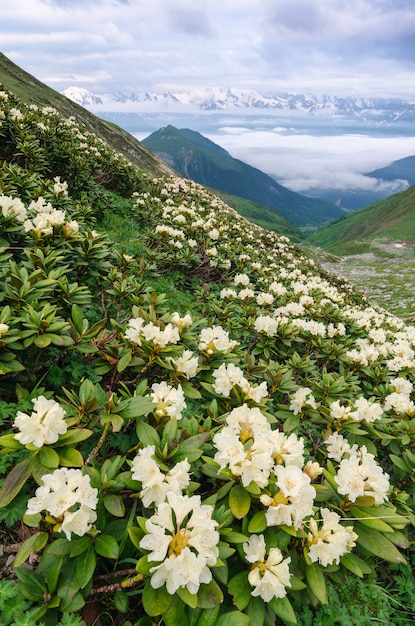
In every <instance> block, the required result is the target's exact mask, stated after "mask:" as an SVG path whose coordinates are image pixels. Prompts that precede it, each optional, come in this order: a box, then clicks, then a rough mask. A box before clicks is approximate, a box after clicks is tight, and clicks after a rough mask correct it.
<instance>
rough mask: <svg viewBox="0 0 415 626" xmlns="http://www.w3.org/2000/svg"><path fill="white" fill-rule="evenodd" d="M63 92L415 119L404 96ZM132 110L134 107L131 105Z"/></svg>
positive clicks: (175, 104)
mask: <svg viewBox="0 0 415 626" xmlns="http://www.w3.org/2000/svg"><path fill="white" fill-rule="evenodd" d="M63 94H64V95H65V96H66V97H67V98H69V99H70V100H73V101H74V102H77V103H78V104H80V105H82V106H84V107H87V108H88V107H96V106H102V105H104V106H105V107H109V108H111V107H112V106H113V105H119V104H124V105H127V104H129V105H131V104H136V105H137V110H139V109H143V107H147V105H148V107H147V108H145V109H144V110H153V111H156V110H160V109H163V110H165V109H178V108H179V109H180V108H183V109H185V108H189V107H191V108H193V109H194V110H195V109H196V110H199V111H227V110H231V109H234V110H235V109H236V110H240V111H247V110H252V111H255V112H257V113H259V112H277V111H288V112H296V111H297V112H299V113H308V114H311V115H313V116H317V117H319V116H325V117H334V116H340V117H344V118H350V117H352V118H354V119H358V120H360V121H362V122H364V123H367V124H370V125H372V126H381V125H384V124H393V123H394V122H396V121H397V120H401V119H402V118H405V119H406V120H408V121H409V120H410V121H415V104H412V103H409V102H406V101H405V100H402V99H400V98H354V97H347V98H340V97H336V96H329V95H324V96H317V95H304V94H292V93H282V94H267V95H262V94H259V93H257V92H256V91H252V90H240V89H234V88H228V89H219V88H218V89H196V90H193V91H167V92H164V93H153V92H149V91H146V92H143V93H139V92H134V93H121V92H117V93H105V94H94V93H92V92H90V91H88V90H87V89H83V88H81V87H76V86H74V87H69V88H68V89H65V91H64V92H63ZM129 110H133V109H131V107H129Z"/></svg>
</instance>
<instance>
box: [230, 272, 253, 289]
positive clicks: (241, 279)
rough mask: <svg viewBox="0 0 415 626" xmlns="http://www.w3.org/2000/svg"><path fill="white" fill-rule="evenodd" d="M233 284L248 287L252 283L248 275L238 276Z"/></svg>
mask: <svg viewBox="0 0 415 626" xmlns="http://www.w3.org/2000/svg"><path fill="white" fill-rule="evenodd" d="M233 282H234V284H235V285H243V286H244V287H246V286H247V285H249V283H250V279H249V276H248V274H236V275H235V276H234V279H233Z"/></svg>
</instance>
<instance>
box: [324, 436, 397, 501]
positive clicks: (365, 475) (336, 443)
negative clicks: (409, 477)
mask: <svg viewBox="0 0 415 626" xmlns="http://www.w3.org/2000/svg"><path fill="white" fill-rule="evenodd" d="M325 444H326V446H327V453H328V457H329V458H331V459H333V460H335V461H337V462H338V463H339V466H338V469H337V474H336V475H335V476H334V480H335V482H336V483H337V491H338V493H340V494H342V495H344V496H347V498H348V499H349V500H350V501H351V502H355V501H356V499H357V498H358V497H359V496H372V497H373V499H374V502H375V503H376V504H382V502H384V501H385V500H386V499H387V493H388V491H389V486H390V484H389V475H388V474H387V473H386V472H384V471H383V470H382V468H381V467H380V466H379V465H378V464H377V463H376V461H375V457H374V455H373V454H371V453H370V452H368V451H367V449H366V446H362V447H361V448H358V446H357V445H356V444H353V446H350V444H349V443H348V441H347V440H346V439H345V438H344V437H343V435H340V434H339V433H334V434H333V435H330V437H328V438H327V439H326V441H325Z"/></svg>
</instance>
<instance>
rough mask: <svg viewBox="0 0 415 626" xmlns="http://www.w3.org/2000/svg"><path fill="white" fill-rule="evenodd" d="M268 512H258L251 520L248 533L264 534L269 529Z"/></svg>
mask: <svg viewBox="0 0 415 626" xmlns="http://www.w3.org/2000/svg"><path fill="white" fill-rule="evenodd" d="M265 515H266V511H257V512H256V513H255V514H254V515H253V517H252V519H250V520H249V524H248V531H249V532H250V533H262V532H264V530H265V529H266V528H267V526H268V525H267V520H266V517H265Z"/></svg>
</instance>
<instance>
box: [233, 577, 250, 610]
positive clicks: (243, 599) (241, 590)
mask: <svg viewBox="0 0 415 626" xmlns="http://www.w3.org/2000/svg"><path fill="white" fill-rule="evenodd" d="M228 591H229V593H230V594H231V595H232V596H233V603H234V605H235V606H236V607H238V609H239V610H240V611H243V610H244V609H245V608H246V607H247V606H248V604H249V602H250V601H251V598H252V587H251V585H250V584H249V581H248V572H247V571H245V572H240V573H239V574H236V576H234V577H233V578H232V579H231V580H230V581H229V584H228Z"/></svg>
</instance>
